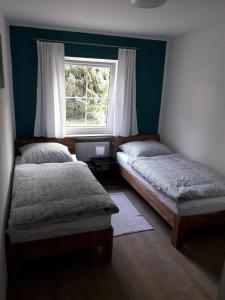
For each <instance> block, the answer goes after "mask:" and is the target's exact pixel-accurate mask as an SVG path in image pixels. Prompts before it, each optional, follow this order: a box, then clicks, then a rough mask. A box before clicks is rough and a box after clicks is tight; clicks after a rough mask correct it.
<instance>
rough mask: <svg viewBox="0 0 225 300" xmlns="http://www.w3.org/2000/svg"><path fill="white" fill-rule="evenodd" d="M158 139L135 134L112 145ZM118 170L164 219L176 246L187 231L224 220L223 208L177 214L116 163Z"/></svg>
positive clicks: (157, 138)
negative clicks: (209, 211) (192, 213)
mask: <svg viewBox="0 0 225 300" xmlns="http://www.w3.org/2000/svg"><path fill="white" fill-rule="evenodd" d="M150 139H152V140H156V141H159V140H160V136H159V135H137V136H129V137H114V141H113V144H114V147H115V149H117V147H118V146H119V145H121V144H123V143H126V142H129V141H138V140H139V141H140V140H150ZM117 169H118V172H119V173H120V174H121V176H122V177H123V178H124V179H125V180H126V181H127V182H128V183H129V184H130V185H131V186H132V187H133V188H134V189H135V190H136V191H137V192H138V193H139V194H140V195H141V196H142V197H143V198H144V199H145V200H146V201H147V202H148V203H149V204H150V205H151V206H152V207H153V208H154V209H155V210H156V211H157V212H158V213H159V214H160V215H161V216H162V217H163V218H164V219H165V220H166V222H167V223H169V225H171V227H172V236H171V243H172V244H173V245H174V247H176V248H182V247H183V245H184V240H185V235H186V234H187V232H188V231H190V230H193V229H195V228H197V227H203V226H208V225H211V224H217V223H221V222H225V210H223V211H219V212H214V213H207V214H200V215H192V216H178V215H177V214H175V213H174V212H173V211H172V210H171V209H170V208H168V207H167V206H166V205H165V204H164V203H162V202H161V201H160V200H159V198H158V197H157V196H156V195H155V194H154V193H153V192H151V191H150V190H149V189H148V188H147V187H146V186H145V185H144V184H143V183H142V182H141V181H140V180H138V179H137V178H136V177H135V176H134V175H132V174H131V173H130V172H128V171H127V170H126V169H125V168H124V167H123V166H122V165H120V164H118V168H117Z"/></svg>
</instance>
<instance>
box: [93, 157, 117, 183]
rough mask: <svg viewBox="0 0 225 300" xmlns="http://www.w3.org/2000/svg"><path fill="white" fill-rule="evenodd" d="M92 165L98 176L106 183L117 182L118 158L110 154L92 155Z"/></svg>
mask: <svg viewBox="0 0 225 300" xmlns="http://www.w3.org/2000/svg"><path fill="white" fill-rule="evenodd" d="M90 164H91V166H93V167H94V169H93V173H94V174H95V176H96V178H97V179H98V180H99V181H100V182H101V183H102V184H103V185H104V184H105V185H111V184H116V179H117V176H116V160H115V159H114V158H113V157H110V156H107V157H105V156H103V157H91V160H90Z"/></svg>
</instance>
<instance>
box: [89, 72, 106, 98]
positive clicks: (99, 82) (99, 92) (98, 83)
mask: <svg viewBox="0 0 225 300" xmlns="http://www.w3.org/2000/svg"><path fill="white" fill-rule="evenodd" d="M87 78H88V79H87V81H88V87H87V88H88V90H87V96H88V97H93V98H95V97H96V96H97V97H99V98H106V97H109V79H110V68H109V67H92V66H88V67H87Z"/></svg>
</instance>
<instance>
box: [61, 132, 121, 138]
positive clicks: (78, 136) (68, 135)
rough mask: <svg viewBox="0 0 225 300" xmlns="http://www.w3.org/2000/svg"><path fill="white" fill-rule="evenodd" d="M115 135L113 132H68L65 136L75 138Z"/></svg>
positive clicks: (109, 136)
mask: <svg viewBox="0 0 225 300" xmlns="http://www.w3.org/2000/svg"><path fill="white" fill-rule="evenodd" d="M113 136H115V135H114V134H113V133H110V134H109V133H97V134H90V133H89V134H67V135H65V137H74V138H79V139H82V138H111V137H113Z"/></svg>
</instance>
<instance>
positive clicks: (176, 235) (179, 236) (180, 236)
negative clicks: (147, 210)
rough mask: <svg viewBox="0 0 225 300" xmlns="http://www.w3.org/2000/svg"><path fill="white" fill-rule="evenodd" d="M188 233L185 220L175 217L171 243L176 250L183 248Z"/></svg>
mask: <svg viewBox="0 0 225 300" xmlns="http://www.w3.org/2000/svg"><path fill="white" fill-rule="evenodd" d="M186 231H187V230H186V223H185V219H184V218H182V217H177V216H176V217H174V221H173V227H172V237H171V243H172V245H173V246H174V247H175V248H176V249H180V248H183V246H184V239H185V233H186Z"/></svg>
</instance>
